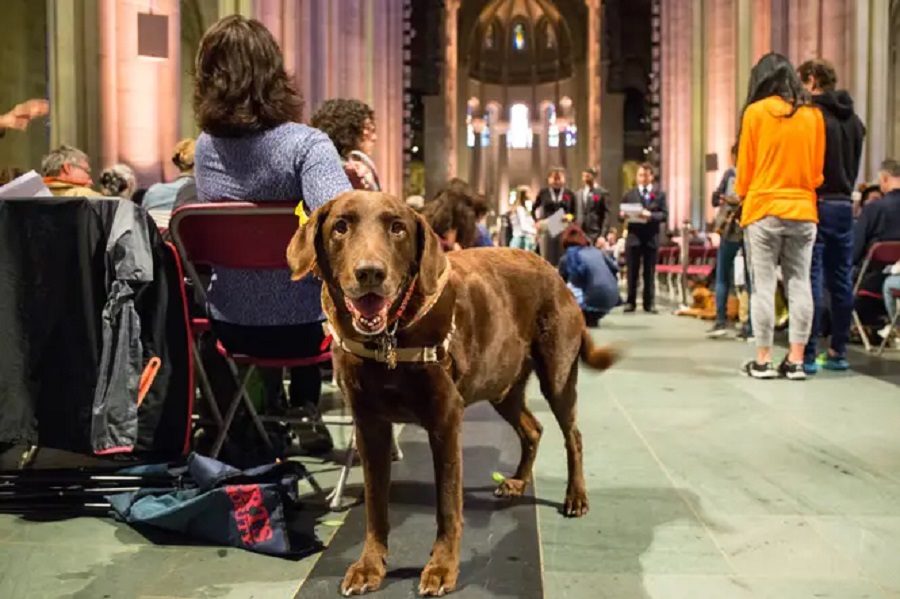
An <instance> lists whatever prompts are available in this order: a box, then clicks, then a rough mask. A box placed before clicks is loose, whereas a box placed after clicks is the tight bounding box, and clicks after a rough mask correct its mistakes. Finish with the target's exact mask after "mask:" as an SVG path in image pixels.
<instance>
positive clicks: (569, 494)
mask: <svg viewBox="0 0 900 599" xmlns="http://www.w3.org/2000/svg"><path fill="white" fill-rule="evenodd" d="M588 509H589V507H588V498H587V491H585V490H584V489H583V488H577V489H571V488H570V489H569V490H568V491H566V505H565V507H564V508H563V515H565V516H566V517H568V518H581V517H582V516H584V515H585V514H587V513H588Z"/></svg>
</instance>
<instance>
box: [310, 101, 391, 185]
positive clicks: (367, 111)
mask: <svg viewBox="0 0 900 599" xmlns="http://www.w3.org/2000/svg"><path fill="white" fill-rule="evenodd" d="M309 124H310V125H312V126H313V127H315V128H316V129H318V130H320V131H322V132H323V133H325V134H326V135H327V136H328V137H330V138H331V141H332V143H334V147H335V149H336V150H337V152H338V154H339V155H340V157H341V160H342V161H343V163H344V172H345V173H346V174H347V178H348V179H350V184H351V185H352V186H353V188H354V189H366V190H369V191H381V183H380V182H379V181H378V172H377V171H376V170H375V164H374V163H373V162H372V158H371V156H372V153H373V152H374V151H375V142H376V141H377V140H378V135H377V134H376V130H375V111H374V110H372V108H371V107H369V105H368V104H366V103H365V102H360V101H359V100H348V99H344V98H337V99H334V100H326V101H325V102H324V103H323V104H322V105H321V106H320V107H319V108H318V110H316V112H315V114H313V116H312V118H311V119H310V121H309Z"/></svg>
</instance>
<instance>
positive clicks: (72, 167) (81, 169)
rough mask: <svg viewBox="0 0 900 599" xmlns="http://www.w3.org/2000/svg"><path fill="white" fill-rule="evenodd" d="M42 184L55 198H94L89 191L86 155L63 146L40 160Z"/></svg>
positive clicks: (90, 182)
mask: <svg viewBox="0 0 900 599" xmlns="http://www.w3.org/2000/svg"><path fill="white" fill-rule="evenodd" d="M41 174H42V175H43V176H44V183H46V184H47V187H48V188H49V189H50V193H52V194H53V195H55V196H68V197H72V196H75V197H96V196H99V195H100V194H99V193H97V192H96V191H94V190H93V189H91V185H93V184H94V182H93V181H92V180H91V165H90V163H89V162H88V157H87V154H85V153H84V152H82V151H81V150H79V149H78V148H73V147H72V146H67V145H65V144H63V145H61V146H60V147H58V148H56V149H55V150H52V151H51V152H50V153H49V154H47V155H46V156H44V159H43V160H41Z"/></svg>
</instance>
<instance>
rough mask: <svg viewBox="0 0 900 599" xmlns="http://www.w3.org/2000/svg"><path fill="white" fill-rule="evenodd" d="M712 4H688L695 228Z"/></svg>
mask: <svg viewBox="0 0 900 599" xmlns="http://www.w3.org/2000/svg"><path fill="white" fill-rule="evenodd" d="M713 1H715V0H709V2H707V0H691V5H690V11H691V29H692V32H693V36H692V39H691V74H690V77H691V142H692V143H691V171H690V172H691V187H690V189H691V191H690V194H691V195H690V205H691V210H690V218H691V221H692V222H693V223H694V226H696V227H702V226H703V224H704V223H703V212H704V211H703V206H704V204H705V203H706V201H705V200H706V187H707V186H706V160H705V158H706V143H705V141H706V130H707V119H708V118H709V112H708V106H707V102H706V100H707V98H706V94H705V91H704V90H705V89H706V86H707V81H708V79H709V73H708V62H707V50H706V44H707V42H706V39H707V27H706V23H705V22H704V15H705V9H706V6H707V5H708V4H710V3H712V2H713Z"/></svg>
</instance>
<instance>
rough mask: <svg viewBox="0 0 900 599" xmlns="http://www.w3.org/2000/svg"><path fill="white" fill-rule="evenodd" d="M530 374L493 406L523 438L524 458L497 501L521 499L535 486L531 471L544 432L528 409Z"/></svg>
mask: <svg viewBox="0 0 900 599" xmlns="http://www.w3.org/2000/svg"><path fill="white" fill-rule="evenodd" d="M529 375H530V371H528V372H526V373H525V376H523V377H521V378H520V380H519V381H517V382H516V384H515V385H513V387H512V389H510V390H509V392H508V393H507V394H506V397H504V398H503V400H502V401H501V402H500V403H496V404H493V406H494V409H495V410H497V413H498V414H500V416H502V417H503V419H504V420H506V421H507V422H508V423H509V424H510V426H512V427H513V429H514V430H515V431H516V434H517V435H519V441H520V442H521V444H522V455H521V456H520V458H519V467H518V468H516V473H515V475H514V476H513V477H512V478H507V479H505V480H504V481H503V482H502V483H500V486H498V487H497V489H496V490H495V491H494V495H496V496H497V497H518V496H520V495H522V493H524V492H525V488H526V487H527V486H528V483H529V482H531V471H532V469H533V468H534V460H535V458H536V457H537V449H538V444H539V443H540V441H541V434H542V433H543V430H544V428H543V427H542V426H541V423H540V422H539V421H538V419H537V418H535V416H534V414H533V413H532V412H531V410H529V409H528V406H527V405H525V387H526V386H527V384H528V376H529Z"/></svg>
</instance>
